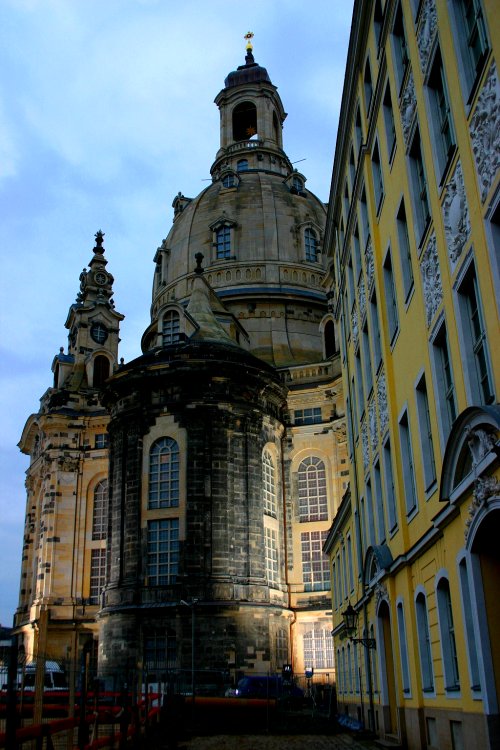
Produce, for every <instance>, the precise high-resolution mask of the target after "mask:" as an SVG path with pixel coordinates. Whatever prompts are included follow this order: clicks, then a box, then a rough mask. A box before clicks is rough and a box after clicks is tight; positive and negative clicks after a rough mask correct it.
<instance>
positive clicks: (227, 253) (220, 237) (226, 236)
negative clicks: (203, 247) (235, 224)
mask: <svg viewBox="0 0 500 750" xmlns="http://www.w3.org/2000/svg"><path fill="white" fill-rule="evenodd" d="M215 247H216V255H217V258H219V259H221V258H229V257H231V227H229V226H228V225H227V224H223V225H222V226H221V227H218V229H216V230H215Z"/></svg>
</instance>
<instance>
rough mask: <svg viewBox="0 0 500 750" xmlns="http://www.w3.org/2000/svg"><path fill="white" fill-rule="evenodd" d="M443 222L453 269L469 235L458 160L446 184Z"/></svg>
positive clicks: (462, 182) (467, 209) (462, 178)
mask: <svg viewBox="0 0 500 750" xmlns="http://www.w3.org/2000/svg"><path fill="white" fill-rule="evenodd" d="M443 222H444V231H445V234H446V246H447V248H448V257H449V259H450V264H451V268H452V270H453V269H454V268H455V266H456V263H457V260H458V259H459V257H460V255H461V254H462V251H463V249H464V247H465V245H466V243H467V240H468V239H469V235H470V219H469V206H468V205H467V196H466V194H465V185H464V176H463V172H462V165H461V163H460V162H457V166H456V167H455V171H454V172H453V175H452V176H451V178H450V180H449V182H448V184H447V185H446V191H445V198H444V201H443Z"/></svg>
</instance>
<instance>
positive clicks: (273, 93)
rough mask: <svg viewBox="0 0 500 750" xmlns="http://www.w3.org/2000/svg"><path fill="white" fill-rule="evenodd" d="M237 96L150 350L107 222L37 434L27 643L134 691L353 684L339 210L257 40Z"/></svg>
mask: <svg viewBox="0 0 500 750" xmlns="http://www.w3.org/2000/svg"><path fill="white" fill-rule="evenodd" d="M215 103H216V105H217V106H218V108H219V110H220V148H219V150H218V151H217V153H216V155H215V160H214V162H213V164H212V166H211V170H210V172H211V181H210V184H209V185H208V187H206V188H205V189H204V190H203V191H202V192H201V193H200V194H199V195H198V196H196V197H195V198H188V197H185V196H184V195H182V193H180V192H179V193H178V194H177V196H176V197H175V199H174V201H173V204H172V205H173V223H172V227H171V229H170V231H169V233H168V236H167V237H166V239H165V240H163V242H162V243H161V245H160V247H159V248H158V249H157V251H156V254H155V256H154V262H155V270H154V281H153V293H152V303H151V322H150V325H149V326H148V328H147V330H146V331H145V332H144V335H143V337H142V342H141V348H142V355H141V356H139V357H138V358H137V359H135V360H133V361H131V362H127V363H125V362H123V360H122V361H119V354H118V344H119V327H120V322H121V321H122V319H123V317H124V316H123V315H122V314H121V313H119V312H118V311H117V310H116V309H115V306H114V301H113V296H112V295H113V276H112V275H111V274H110V273H109V271H108V270H107V259H106V257H105V250H104V246H103V242H104V235H103V233H102V232H101V231H99V232H97V234H96V243H95V247H94V250H93V255H92V258H91V260H90V263H89V266H88V268H87V269H84V271H83V272H82V274H81V276H80V289H79V292H78V296H77V298H76V302H75V303H74V304H72V305H71V306H70V310H69V314H68V317H67V319H66V323H65V326H66V328H67V329H68V347H67V352H66V353H65V352H64V350H61V351H60V352H59V353H58V354H57V355H56V356H55V358H54V361H53V365H52V371H53V383H52V385H51V386H50V387H49V388H48V390H47V391H46V393H45V394H44V395H43V397H42V399H41V402H40V409H39V411H38V413H36V414H33V415H32V416H30V418H29V419H28V421H27V423H26V426H25V429H24V431H23V435H22V438H21V441H20V448H21V450H22V451H23V452H24V453H26V454H28V455H29V456H30V466H29V469H28V471H27V482H26V486H27V507H26V524H25V531H24V546H23V561H22V579H21V591H20V601H19V608H18V610H17V613H16V619H15V625H16V632H17V633H18V634H19V635H20V641H22V644H23V647H24V649H25V652H26V654H27V655H28V657H29V658H36V657H37V654H45V655H48V656H50V657H51V658H58V659H60V660H62V661H65V662H66V663H67V664H68V665H71V664H73V665H75V664H79V661H78V660H79V658H80V655H81V652H82V649H83V648H86V649H87V650H90V652H91V654H92V657H93V659H94V663H95V665H96V669H97V670H98V673H99V674H100V675H103V676H106V675H107V674H114V673H118V672H120V674H122V675H124V677H123V679H124V680H127V679H128V680H130V679H131V678H130V674H131V673H133V672H134V671H136V670H137V669H147V670H149V671H150V672H154V671H155V670H157V671H161V670H165V669H167V670H189V669H192V668H194V669H195V670H196V671H197V670H202V669H212V670H226V671H227V672H229V673H230V674H231V676H233V677H234V678H236V677H237V676H238V675H239V674H241V673H243V672H244V673H247V672H252V671H253V672H267V671H268V670H273V671H275V670H281V668H282V666H283V664H285V663H290V664H292V665H293V668H294V671H295V672H296V673H301V672H304V671H305V669H308V668H311V667H312V668H314V673H315V676H316V677H317V678H318V679H323V680H325V681H327V680H333V673H334V663H333V644H332V638H331V634H330V631H331V586H330V569H329V563H328V559H327V558H326V556H324V555H323V553H322V546H323V543H324V541H325V538H326V535H327V532H328V529H329V528H330V526H331V523H332V520H333V518H334V516H335V513H336V511H337V508H338V506H339V504H340V501H341V499H342V495H343V493H344V491H345V488H346V486H347V481H348V477H347V475H348V466H347V459H346V453H347V452H346V437H345V419H344V412H343V393H342V383H341V368H340V360H339V354H338V345H337V339H336V332H335V328H334V323H333V318H332V314H331V311H330V310H329V306H328V299H327V294H326V285H325V278H326V276H327V273H328V270H329V269H328V263H329V262H328V260H327V258H326V255H325V253H324V252H323V240H324V231H325V219H326V207H325V205H324V204H323V203H322V202H321V201H320V200H319V199H318V198H317V197H316V196H315V195H314V194H313V193H311V192H310V191H309V190H308V188H307V187H306V178H305V176H304V175H303V174H301V173H299V172H298V171H297V170H296V169H294V167H293V165H292V163H291V162H290V160H289V159H288V157H287V155H286V153H285V151H284V149H283V124H284V122H285V118H286V116H287V115H286V112H285V110H284V107H283V103H282V101H281V99H280V96H279V94H278V90H277V87H276V86H275V85H274V84H273V83H272V82H271V79H270V77H269V75H268V72H267V71H266V69H265V68H264V67H262V66H260V65H259V64H257V63H256V62H255V60H254V57H253V52H252V47H251V44H250V43H249V44H248V45H247V53H246V57H245V62H244V64H243V65H240V66H239V67H238V68H237V69H236V70H234V71H233V72H231V73H229V75H228V76H227V78H226V80H225V83H224V88H223V89H222V90H221V91H220V92H219V94H217V96H216V98H215ZM115 272H116V273H119V268H118V269H115ZM144 304H146V300H144ZM120 306H122V305H120ZM127 675H128V676H127Z"/></svg>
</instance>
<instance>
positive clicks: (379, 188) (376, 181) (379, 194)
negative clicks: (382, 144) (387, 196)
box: [372, 140, 384, 216]
mask: <svg viewBox="0 0 500 750" xmlns="http://www.w3.org/2000/svg"><path fill="white" fill-rule="evenodd" d="M372 172H373V189H374V191H375V212H376V214H377V216H378V215H379V213H380V209H381V207H382V200H383V197H384V180H383V177H382V165H381V164H380V153H379V148H378V141H377V140H376V141H375V146H374V147H373V151H372Z"/></svg>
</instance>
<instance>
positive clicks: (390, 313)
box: [384, 250, 399, 344]
mask: <svg viewBox="0 0 500 750" xmlns="http://www.w3.org/2000/svg"><path fill="white" fill-rule="evenodd" d="M384 291H385V304H386V313H387V326H388V329H389V340H390V342H391V344H392V343H393V341H394V338H395V336H396V333H397V332H398V327H399V320H398V303H397V298H396V285H395V283H394V274H393V270H392V258H391V251H390V250H388V252H387V255H386V256H385V260H384Z"/></svg>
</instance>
